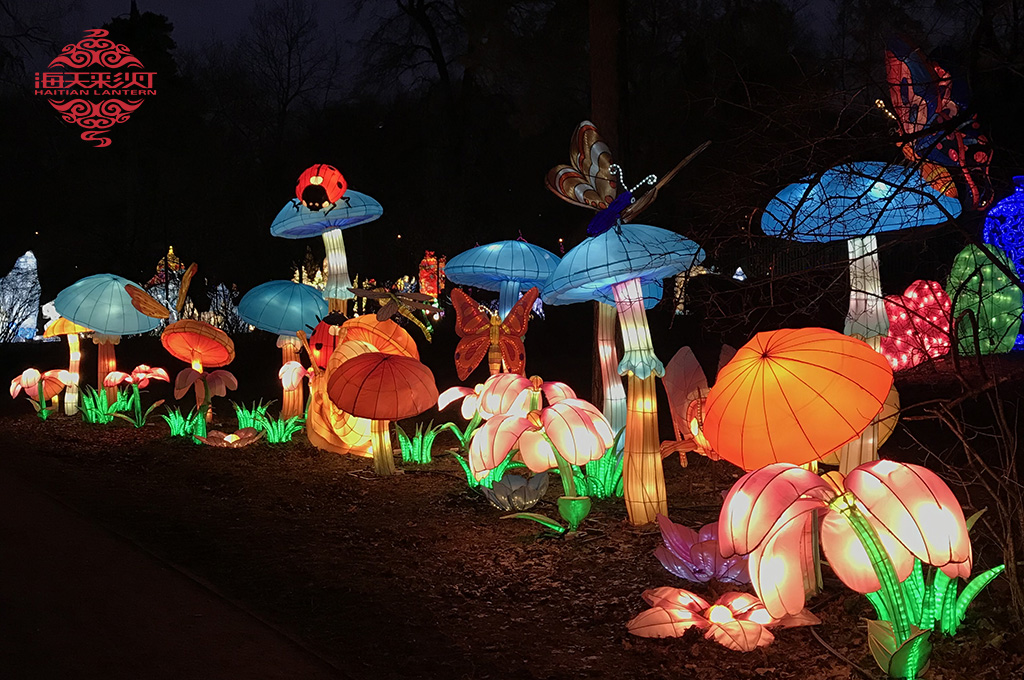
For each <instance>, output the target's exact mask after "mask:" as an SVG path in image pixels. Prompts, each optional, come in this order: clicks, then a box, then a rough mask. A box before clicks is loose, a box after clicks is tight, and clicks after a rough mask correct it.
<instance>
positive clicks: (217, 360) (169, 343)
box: [160, 319, 235, 422]
mask: <svg viewBox="0 0 1024 680" xmlns="http://www.w3.org/2000/svg"><path fill="white" fill-rule="evenodd" d="M160 342H161V343H162V344H163V346H164V349H166V350H167V351H168V352H170V353H171V356H173V357H174V358H175V359H181V360H182V361H184V362H185V363H187V364H189V365H190V366H191V370H193V371H196V372H197V373H202V372H203V369H204V368H216V367H218V366H227V365H228V364H230V363H231V362H232V361H234V359H235V343H234V342H233V341H232V340H231V338H229V337H228V335H227V333H225V332H224V331H222V330H220V329H219V328H216V327H215V326H211V325H210V324H208V323H206V322H205V321H196V320H194V319H183V320H181V321H176V322H174V323H172V324H170V325H169V326H167V328H165V329H164V332H163V333H162V334H161V335H160ZM195 384H196V407H197V408H202V405H203V401H204V400H205V397H206V395H205V394H202V393H200V391H199V385H200V384H201V383H199V382H196V383H195ZM212 418H213V409H212V408H210V409H207V411H206V422H210V421H211V420H212Z"/></svg>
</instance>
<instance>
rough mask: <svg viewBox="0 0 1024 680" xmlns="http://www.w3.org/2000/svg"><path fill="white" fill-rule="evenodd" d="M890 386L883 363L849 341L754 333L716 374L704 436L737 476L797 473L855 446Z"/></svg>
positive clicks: (809, 331) (824, 334) (817, 331)
mask: <svg viewBox="0 0 1024 680" xmlns="http://www.w3.org/2000/svg"><path fill="white" fill-rule="evenodd" d="M892 381H893V378H892V368H891V367H890V366H889V362H888V361H886V359H885V357H883V356H882V355H881V354H879V353H878V352H876V351H874V350H873V349H871V347H870V346H869V345H868V344H867V343H865V342H863V341H861V340H857V339H856V338H852V337H849V336H846V335H843V334H841V333H837V332H835V331H831V330H827V329H824V328H799V329H783V330H777V331H771V332H767V333H758V334H757V335H755V336H754V337H753V338H752V339H751V340H750V342H748V343H747V344H746V345H744V346H743V347H741V348H740V349H739V350H738V351H737V352H736V356H734V357H733V359H732V360H731V361H730V362H729V363H728V364H726V365H725V366H724V367H723V368H722V370H721V371H720V372H719V374H718V381H717V382H716V383H715V386H714V387H712V388H711V390H710V391H709V393H708V399H707V403H706V405H705V408H704V423H703V433H704V436H705V437H707V440H708V442H709V443H710V444H711V448H712V449H714V450H715V451H716V452H717V453H718V454H719V455H720V456H721V457H722V458H724V459H726V460H728V461H729V462H731V463H735V464H736V465H739V466H740V467H741V468H743V469H744V470H757V469H759V468H762V467H764V466H766V465H769V464H771V463H777V462H785V463H792V464H794V465H804V464H806V463H809V462H811V461H815V460H821V459H822V458H824V457H825V456H827V455H828V454H830V453H831V452H832V451H835V450H836V449H837V448H839V447H840V446H842V445H844V444H846V443H847V442H849V441H852V440H853V439H856V438H857V437H858V436H859V435H860V433H861V432H863V431H864V428H866V427H867V426H868V424H870V423H871V421H872V420H873V419H874V418H875V416H876V415H878V413H879V411H881V410H882V406H883V404H884V403H885V400H886V397H887V396H888V394H889V388H890V387H892Z"/></svg>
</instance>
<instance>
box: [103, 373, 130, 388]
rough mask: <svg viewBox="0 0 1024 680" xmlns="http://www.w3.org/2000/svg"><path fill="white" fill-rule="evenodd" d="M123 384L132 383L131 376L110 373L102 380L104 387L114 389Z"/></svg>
mask: <svg viewBox="0 0 1024 680" xmlns="http://www.w3.org/2000/svg"><path fill="white" fill-rule="evenodd" d="M123 382H128V383H130V382H132V376H131V375H130V374H128V373H124V372H122V371H111V372H110V373H107V375H106V377H105V378H103V386H104V387H116V386H117V385H120V384H121V383H123Z"/></svg>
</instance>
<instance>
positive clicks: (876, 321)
mask: <svg viewBox="0 0 1024 680" xmlns="http://www.w3.org/2000/svg"><path fill="white" fill-rule="evenodd" d="M960 210H961V207H960V202H959V201H958V200H957V199H956V198H952V197H950V196H946V195H945V194H942V193H940V192H939V191H937V190H936V189H935V188H933V187H932V186H931V185H930V184H928V182H927V181H925V179H924V178H923V177H922V175H921V173H920V172H919V171H918V170H916V169H914V168H907V167H904V166H900V165H889V164H886V163H879V162H874V161H864V162H859V163H849V164H846V165H839V166H836V167H834V168H832V169H830V170H826V171H825V172H823V173H821V174H820V175H818V176H815V177H809V178H805V179H803V180H801V181H799V182H796V183H794V184H790V185H789V186H787V187H786V188H784V189H783V190H782V191H780V192H779V193H778V195H776V196H775V198H773V199H772V200H771V202H770V203H768V206H767V207H766V208H765V211H764V215H763V216H762V217H761V229H763V230H764V232H765V233H766V234H768V235H771V236H782V237H784V238H789V239H793V240H796V241H804V242H818V243H826V242H831V241H846V242H847V250H848V253H849V258H850V311H849V313H848V314H847V317H846V327H845V332H846V334H847V335H853V334H857V335H860V336H861V337H863V338H865V339H866V340H867V341H868V343H869V344H871V346H872V347H873V348H874V349H876V350H877V349H878V345H879V342H880V339H881V338H883V337H885V335H886V333H887V332H888V329H889V321H888V317H887V315H886V313H885V306H884V304H883V302H882V283H881V280H880V278H879V271H878V240H877V238H876V234H878V233H880V232H886V231H897V230H900V229H910V228H913V227H924V226H929V225H935V224H941V223H943V222H945V221H946V220H949V219H952V218H954V217H956V216H957V215H959V214H960Z"/></svg>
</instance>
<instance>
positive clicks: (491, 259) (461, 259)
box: [444, 241, 558, 319]
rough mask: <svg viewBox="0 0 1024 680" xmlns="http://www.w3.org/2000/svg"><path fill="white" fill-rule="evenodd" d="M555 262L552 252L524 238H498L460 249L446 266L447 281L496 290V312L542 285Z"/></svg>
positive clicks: (500, 313)
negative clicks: (499, 239)
mask: <svg viewBox="0 0 1024 680" xmlns="http://www.w3.org/2000/svg"><path fill="white" fill-rule="evenodd" d="M557 265H558V256H557V255H555V254H554V253H552V252H550V251H547V250H545V249H544V248H541V247H540V246H535V245H533V244H530V243H527V242H526V241H498V242H497V243H488V244H487V245H483V246H477V247H476V248H470V249H469V250H467V251H465V252H462V253H459V254H458V255H456V256H455V257H453V258H452V259H451V260H449V261H448V264H447V265H446V266H445V270H444V274H445V276H447V277H448V280H449V281H452V282H453V283H457V284H459V285H461V286H472V287H474V288H482V289H483V290H491V291H497V292H498V316H500V317H501V318H502V319H504V318H505V317H507V316H508V313H509V312H510V311H512V305H514V304H515V303H516V301H517V300H518V299H519V294H520V293H522V292H524V291H527V290H530V289H531V288H534V287H536V288H542V287H543V286H544V282H545V281H547V280H548V277H549V276H551V272H553V271H554V270H555V267H556V266H557Z"/></svg>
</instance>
